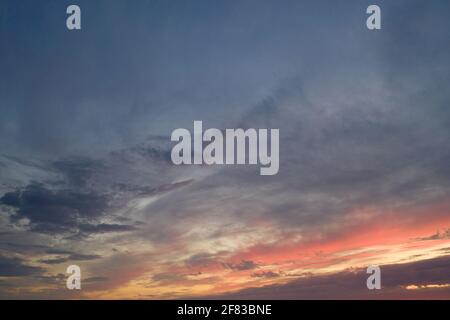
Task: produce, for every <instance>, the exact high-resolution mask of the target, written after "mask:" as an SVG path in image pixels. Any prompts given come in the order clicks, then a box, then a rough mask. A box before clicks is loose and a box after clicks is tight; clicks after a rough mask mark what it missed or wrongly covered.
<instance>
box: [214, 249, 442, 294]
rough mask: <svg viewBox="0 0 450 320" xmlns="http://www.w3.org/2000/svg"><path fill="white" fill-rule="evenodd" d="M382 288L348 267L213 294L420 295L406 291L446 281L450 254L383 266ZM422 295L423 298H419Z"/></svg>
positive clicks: (364, 274)
mask: <svg viewBox="0 0 450 320" xmlns="http://www.w3.org/2000/svg"><path fill="white" fill-rule="evenodd" d="M380 268H381V286H382V289H381V290H368V289H367V287H366V280H367V277H368V276H369V275H368V274H367V273H366V270H365V269H353V270H346V271H343V272H338V273H330V274H326V275H308V276H306V277H302V278H299V279H297V280H293V281H291V282H289V283H286V284H276V285H267V286H264V287H260V288H249V289H244V290H241V291H237V292H235V293H230V294H224V295H220V296H214V298H223V299H399V298H413V299H414V298H417V297H419V296H417V295H416V293H411V292H409V291H407V290H406V287H407V286H409V285H429V284H447V283H448V281H449V279H450V256H445V257H440V258H436V259H429V260H424V261H419V262H411V263H405V264H393V265H383V266H380ZM446 295H447V296H448V295H450V290H448V288H447V289H445V290H444V291H437V292H436V291H433V290H431V289H430V291H429V292H428V293H425V294H424V296H422V297H421V298H425V297H427V296H428V297H439V296H440V297H443V296H446ZM419 298H420V297H419Z"/></svg>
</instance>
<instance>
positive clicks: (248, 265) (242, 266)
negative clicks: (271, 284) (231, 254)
mask: <svg viewBox="0 0 450 320" xmlns="http://www.w3.org/2000/svg"><path fill="white" fill-rule="evenodd" d="M222 265H223V267H224V268H226V269H231V270H234V271H245V270H252V269H256V268H258V265H257V264H256V263H255V262H253V261H250V260H242V261H241V262H240V263H237V264H234V263H223V264H222Z"/></svg>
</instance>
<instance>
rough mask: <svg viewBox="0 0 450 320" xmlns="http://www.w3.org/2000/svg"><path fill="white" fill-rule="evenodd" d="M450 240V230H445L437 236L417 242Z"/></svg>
mask: <svg viewBox="0 0 450 320" xmlns="http://www.w3.org/2000/svg"><path fill="white" fill-rule="evenodd" d="M443 239H450V229H445V230H444V231H442V232H441V231H437V232H436V233H435V234H433V235H431V236H428V237H421V238H416V239H415V240H420V241H427V240H443Z"/></svg>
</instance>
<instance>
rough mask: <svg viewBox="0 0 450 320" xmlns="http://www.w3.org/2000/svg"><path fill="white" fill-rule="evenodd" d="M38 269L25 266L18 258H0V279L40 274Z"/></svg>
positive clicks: (40, 270) (40, 271)
mask: <svg viewBox="0 0 450 320" xmlns="http://www.w3.org/2000/svg"><path fill="white" fill-rule="evenodd" d="M43 271H44V270H43V269H42V268H39V267H33V266H30V265H27V264H26V263H25V262H24V260H22V259H20V258H9V257H5V256H0V277H23V276H31V275H37V274H40V273H42V272H43Z"/></svg>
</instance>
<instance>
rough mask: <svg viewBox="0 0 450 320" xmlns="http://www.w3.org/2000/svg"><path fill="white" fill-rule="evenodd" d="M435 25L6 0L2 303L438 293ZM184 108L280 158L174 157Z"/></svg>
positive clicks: (201, 3)
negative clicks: (194, 161) (259, 135)
mask: <svg viewBox="0 0 450 320" xmlns="http://www.w3.org/2000/svg"><path fill="white" fill-rule="evenodd" d="M375 3H376V4H378V5H379V6H380V7H381V10H382V29H381V30H375V31H373V30H368V29H367V27H366V19H367V17H368V15H367V14H366V8H367V6H368V5H370V4H375ZM70 4H78V5H79V6H80V8H81V15H82V29H81V30H74V31H69V30H67V28H66V18H67V14H66V8H67V6H68V5H70ZM449 39H450V2H448V1H445V0H442V1H440V0H433V1H419V0H417V1H416V0H396V1H382V0H376V1H365V0H351V1H350V0H349V1H331V0H330V1H312V0H311V1H302V0H295V1H288V0H281V1H275V0H267V1H266V0H245V1H244V0H227V1H225V0H217V1H209V0H208V1H207V0H191V1H176V0H171V1H163V0H148V1H145V0H135V1H125V0H95V1H93V0H89V1H88V0H76V1H65V0H61V1H47V0H42V1H34V0H21V1H13V0H2V1H1V2H0V112H1V116H0V299H28V298H31V299H80V298H81V299H174V298H201V299H203V298H206V299H214V298H236V299H410V298H417V299H450V110H449V108H450V91H449V84H450V41H449ZM195 120H201V121H203V126H204V128H219V129H225V128H243V129H246V128H278V129H279V130H280V168H279V173H278V174H277V175H273V176H261V175H260V174H259V168H260V166H259V165H239V166H237V165H234V166H230V165H211V166H207V165H196V166H184V165H181V166H176V165H174V164H173V163H172V161H171V157H170V153H171V149H172V147H173V145H174V143H173V142H171V141H170V135H171V132H172V131H173V130H175V129H177V128H187V129H188V130H192V128H193V122H194V121H195ZM69 265H78V266H80V268H81V272H82V281H81V283H82V288H81V290H68V289H67V288H66V279H67V277H68V274H66V268H67V267H68V266H69ZM369 265H378V266H380V268H381V284H382V289H381V290H368V289H367V287H366V279H367V277H368V275H367V274H366V268H367V267H368V266H369Z"/></svg>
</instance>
